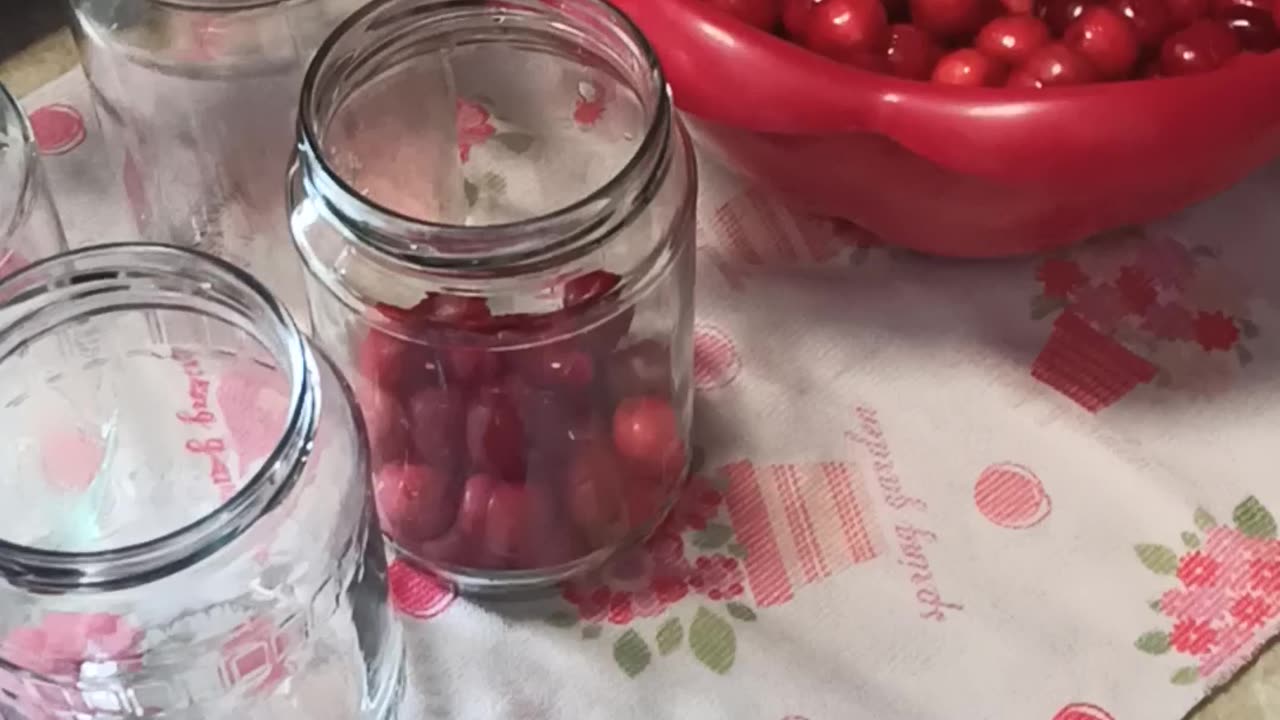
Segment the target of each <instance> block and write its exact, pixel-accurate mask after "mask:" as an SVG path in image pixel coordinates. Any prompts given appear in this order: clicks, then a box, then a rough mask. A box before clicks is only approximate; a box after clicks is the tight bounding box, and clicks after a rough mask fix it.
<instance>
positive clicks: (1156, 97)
mask: <svg viewBox="0 0 1280 720" xmlns="http://www.w3.org/2000/svg"><path fill="white" fill-rule="evenodd" d="M613 2H614V4H616V5H617V6H618V7H619V8H620V9H621V10H622V11H623V12H625V13H626V14H627V15H629V16H630V17H631V18H632V20H634V21H635V23H636V24H637V25H639V27H640V29H641V30H642V31H643V32H644V33H645V34H646V35H647V36H648V37H649V40H650V41H651V42H652V43H653V45H654V47H655V48H656V50H657V53H658V56H659V58H660V60H661V62H662V66H663V69H664V71H665V72H666V74H667V76H668V78H669V80H670V83H671V87H672V90H673V93H674V96H675V100H676V104H677V105H678V106H679V107H680V108H681V109H682V110H683V111H684V112H685V113H686V117H687V120H688V121H689V124H690V126H691V127H692V128H693V130H694V132H695V133H696V134H697V135H698V136H699V139H700V140H701V141H702V142H703V145H704V147H706V148H708V149H710V150H712V151H713V153H715V154H716V155H718V156H719V157H720V158H721V159H722V160H723V161H725V162H726V164H727V165H728V166H729V167H732V168H735V169H737V170H739V171H740V172H742V173H744V174H745V175H747V176H748V177H751V178H754V179H755V180H756V181H758V182H760V183H761V184H763V185H764V186H766V187H768V188H771V189H772V190H773V191H775V192H776V193H778V194H779V195H780V196H782V197H783V198H784V199H785V200H787V201H789V202H791V203H792V204H794V205H796V206H798V207H802V208H805V209H808V210H810V211H814V212H817V213H821V214H824V215H830V216H834V217H840V218H844V219H847V220H850V221H852V222H855V223H857V224H859V225H861V226H863V227H864V228H866V229H868V230H870V231H871V232H873V233H875V234H877V235H879V236H880V237H881V238H882V239H884V240H885V241H886V242H891V243H895V244H898V245H902V246H905V247H908V248H912V249H915V250H920V251H923V252H928V253H933V254H937V255H950V256H955V257H1000V256H1008V255H1018V254H1023V253H1030V252H1036V251H1041V250H1046V249H1049V248H1054V247H1060V246H1063V245H1067V244H1070V243H1073V242H1076V241H1078V240H1082V239H1084V238H1087V237H1090V236H1092V235H1095V234H1098V233H1100V232H1103V231H1105V230H1109V229H1114V228H1118V227H1124V226H1128V225H1133V224H1138V223H1144V222H1149V221H1151V220H1155V219H1157V218H1160V217H1163V216H1165V215H1168V214H1170V213H1172V212H1175V211H1177V210H1179V209H1181V208H1183V207H1186V206H1187V205H1190V204H1192V203H1195V202H1197V201H1199V200H1202V199H1204V198H1206V197H1209V196H1210V195H1213V194H1214V193H1217V192H1219V191H1221V190H1224V189H1226V188H1227V187H1229V186H1231V185H1232V184H1233V183H1235V182H1237V181H1239V180H1240V179H1241V178H1243V177H1244V176H1245V175H1247V174H1248V173H1249V172H1251V171H1252V170H1254V169H1256V168H1258V167H1259V166H1261V165H1263V164H1265V163H1266V162H1267V161H1268V160H1271V159H1272V158H1275V157H1276V156H1277V155H1280V52H1274V53H1271V54H1269V55H1242V56H1240V57H1239V58H1237V59H1236V60H1235V61H1233V62H1232V63H1231V64H1230V65H1228V66H1227V67H1225V68H1223V69H1221V70H1218V71H1216V72H1212V73H1206V74H1204V75H1198V76H1191V77H1183V78H1173V79H1160V80H1148V81H1140V82H1123V83H1111V84H1102V85H1088V86H1081V87H1072V88H1060V89H1053V90H1013V89H1008V90H1006V89H986V88H981V89H971V88H953V87H942V86H936V85H930V84H928V83H918V82H911V81H906V80H899V79H897V78H893V77H888V76H883V75H877V74H874V73H869V72H864V71H862V70H858V69H856V68H852V67H847V66H844V65H840V64H838V63H835V62H832V61H829V60H827V59H825V58H822V57H820V56H818V55H815V54H813V53H810V52H809V51H807V50H804V49H802V48H800V47H797V46H795V45H792V44H790V43H788V42H786V41H784V40H781V39H779V38H776V37H773V36H771V35H769V34H767V33H764V32H760V31H758V30H756V29H754V28H752V27H749V26H747V25H745V24H742V23H739V22H738V21H736V20H734V19H733V18H731V17H729V16H728V15H724V14H722V13H720V12H719V11H717V10H714V9H712V8H710V7H707V6H705V5H703V4H702V3H701V2H700V0H613Z"/></svg>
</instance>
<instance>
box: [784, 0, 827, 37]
mask: <svg viewBox="0 0 1280 720" xmlns="http://www.w3.org/2000/svg"><path fill="white" fill-rule="evenodd" d="M818 2H819V0H782V29H783V32H784V33H786V36H787V37H789V38H791V39H792V40H794V41H796V42H798V43H800V44H801V45H803V44H804V38H805V35H806V33H807V32H808V30H809V16H810V13H811V12H812V11H813V8H814V7H816V6H817V5H818Z"/></svg>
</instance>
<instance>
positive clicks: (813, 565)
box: [772, 465, 831, 585]
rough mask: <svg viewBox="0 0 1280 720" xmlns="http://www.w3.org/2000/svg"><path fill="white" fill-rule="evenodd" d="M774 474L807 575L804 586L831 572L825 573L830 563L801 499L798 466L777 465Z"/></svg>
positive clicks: (788, 522)
mask: <svg viewBox="0 0 1280 720" xmlns="http://www.w3.org/2000/svg"><path fill="white" fill-rule="evenodd" d="M772 471H773V480H774V484H775V486H776V487H777V488H778V491H779V493H780V494H781V495H782V508H783V511H784V512H785V513H786V517H787V525H789V526H790V528H791V537H792V539H793V541H794V542H795V544H796V550H797V551H798V552H799V555H800V569H801V570H802V571H803V572H804V581H805V584H806V585H807V584H809V583H813V582H817V581H818V580H820V579H822V578H824V577H827V576H828V575H830V574H831V573H830V571H828V570H826V565H827V562H826V560H825V559H823V557H822V548H821V547H820V546H819V545H818V536H817V533H815V532H814V530H813V520H812V519H811V518H810V517H809V512H808V510H806V509H805V506H804V501H803V500H801V499H800V487H799V483H798V482H797V481H796V480H797V478H796V472H795V466H794V465H774V466H773V467H772Z"/></svg>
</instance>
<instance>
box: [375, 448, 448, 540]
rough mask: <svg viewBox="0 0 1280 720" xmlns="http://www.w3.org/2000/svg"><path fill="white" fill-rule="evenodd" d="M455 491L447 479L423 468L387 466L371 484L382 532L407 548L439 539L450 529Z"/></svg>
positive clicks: (418, 466)
mask: <svg viewBox="0 0 1280 720" xmlns="http://www.w3.org/2000/svg"><path fill="white" fill-rule="evenodd" d="M456 490H457V488H456V487H455V486H454V484H453V482H451V481H450V480H449V477H448V476H447V475H445V474H443V473H440V472H438V471H436V470H435V469H434V468H431V467H428V466H426V465H387V466H386V467H384V468H382V469H381V470H379V471H378V475H377V479H376V480H375V482H374V495H375V497H376V498H377V504H378V517H379V519H380V520H381V522H382V529H383V530H384V531H385V532H386V533H387V534H388V535H390V536H391V539H392V540H394V541H396V543H398V544H400V545H403V546H408V547H413V546H414V545H417V544H420V543H423V542H426V541H428V540H433V539H435V538H437V537H440V536H441V535H443V534H444V533H445V532H446V531H447V530H448V529H449V528H450V527H451V526H452V525H453V521H454V515H455V513H456V512H457V495H456Z"/></svg>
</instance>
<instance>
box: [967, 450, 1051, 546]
mask: <svg viewBox="0 0 1280 720" xmlns="http://www.w3.org/2000/svg"><path fill="white" fill-rule="evenodd" d="M973 501H974V504H975V505H977V506H978V512H980V513H982V516H983V517H985V518H986V519H988V520H990V521H991V522H992V523H995V524H996V525H999V526H1000V527H1003V528H1011V529H1015V530H1021V529H1024V528H1029V527H1033V526H1035V525H1038V524H1039V523H1040V522H1041V521H1043V520H1044V519H1045V518H1046V517H1048V516H1049V512H1050V510H1051V509H1052V508H1051V503H1050V501H1049V495H1048V494H1047V493H1045V491H1044V486H1043V485H1041V484H1040V479H1039V478H1038V477H1036V474H1035V473H1033V472H1031V471H1030V470H1028V469H1027V468H1025V467H1023V466H1021V465H1014V464H1012V463H1000V464H997V465H992V466H990V467H988V468H987V469H986V470H983V471H982V474H980V475H979V476H978V482H977V483H976V484H975V485H974V487H973Z"/></svg>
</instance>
